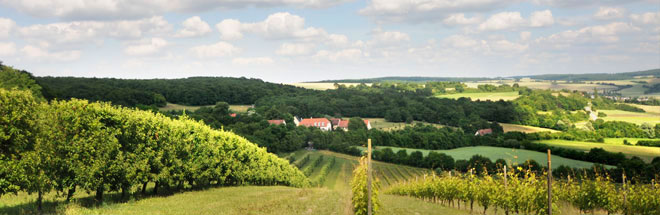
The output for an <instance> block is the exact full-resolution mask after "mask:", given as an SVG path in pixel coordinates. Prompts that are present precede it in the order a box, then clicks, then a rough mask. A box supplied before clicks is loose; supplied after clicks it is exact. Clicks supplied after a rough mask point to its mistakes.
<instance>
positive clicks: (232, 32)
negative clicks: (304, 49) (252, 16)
mask: <svg viewBox="0 0 660 215" xmlns="http://www.w3.org/2000/svg"><path fill="white" fill-rule="evenodd" d="M216 27H217V28H218V30H219V31H220V35H221V38H222V39H225V40H231V39H240V38H242V37H243V32H249V33H254V34H257V35H259V36H261V37H264V38H267V39H314V38H322V37H326V36H327V33H326V32H325V30H323V29H320V28H314V27H307V28H306V27H305V19H304V18H302V17H300V16H297V15H292V14H290V13H274V14H271V15H269V16H268V17H267V18H266V19H265V20H264V21H261V22H256V23H241V22H240V21H238V20H233V19H226V20H223V21H222V22H220V23H218V24H217V25H216Z"/></svg>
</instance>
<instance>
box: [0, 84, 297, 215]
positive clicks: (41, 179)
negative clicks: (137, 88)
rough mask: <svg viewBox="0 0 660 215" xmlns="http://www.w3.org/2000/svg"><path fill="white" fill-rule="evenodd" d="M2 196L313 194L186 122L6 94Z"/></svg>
mask: <svg viewBox="0 0 660 215" xmlns="http://www.w3.org/2000/svg"><path fill="white" fill-rule="evenodd" d="M0 141H1V144H0V195H3V194H8V193H16V192H18V191H25V192H28V193H33V192H36V193H38V194H39V195H38V196H39V197H38V204H39V206H40V205H41V200H42V196H43V194H44V193H47V192H49V191H51V190H55V191H57V192H59V193H66V194H67V197H68V199H69V198H71V197H72V196H73V194H74V193H75V192H76V190H77V189H82V190H85V191H88V192H96V198H97V199H98V200H102V199H103V194H104V193H105V192H109V191H120V192H121V193H122V196H126V195H127V194H130V193H131V192H133V191H134V189H135V188H137V189H140V188H141V190H142V192H145V191H146V186H147V184H148V183H155V187H154V189H153V192H154V193H156V192H158V189H159V188H174V189H181V188H184V187H186V186H187V187H190V186H192V187H205V186H211V185H238V184H253V185H287V186H296V187H302V186H308V185H309V180H308V179H307V177H305V175H303V173H302V172H300V171H299V170H298V169H296V168H295V167H293V166H291V165H289V163H288V162H287V161H286V160H284V159H281V158H278V157H277V156H275V155H273V154H269V153H268V152H266V150H265V149H263V148H259V147H257V146H256V145H254V144H252V143H250V142H248V141H247V140H246V139H244V138H242V137H239V136H237V135H235V134H233V133H231V132H227V131H223V130H215V129H212V128H210V127H208V126H206V125H204V124H203V123H199V122H197V121H194V120H191V119H189V118H187V117H182V118H181V119H178V120H175V119H171V118H168V117H165V116H163V115H161V114H153V113H151V112H146V111H139V110H135V109H128V108H119V107H115V106H112V105H110V104H108V103H90V102H88V101H85V100H77V99H72V100H70V101H52V102H51V103H50V104H48V103H38V102H37V101H35V99H34V97H33V96H32V95H31V93H30V92H28V91H7V90H3V89H0Z"/></svg>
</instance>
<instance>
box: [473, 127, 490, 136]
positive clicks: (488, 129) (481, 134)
mask: <svg viewBox="0 0 660 215" xmlns="http://www.w3.org/2000/svg"><path fill="white" fill-rule="evenodd" d="M492 133H493V129H490V128H487V129H479V130H478V131H477V132H476V133H474V136H484V135H486V134H492Z"/></svg>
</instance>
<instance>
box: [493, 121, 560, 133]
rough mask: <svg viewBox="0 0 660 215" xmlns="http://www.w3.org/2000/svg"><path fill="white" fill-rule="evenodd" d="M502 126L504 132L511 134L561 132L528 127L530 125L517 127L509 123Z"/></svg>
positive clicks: (501, 124)
mask: <svg viewBox="0 0 660 215" xmlns="http://www.w3.org/2000/svg"><path fill="white" fill-rule="evenodd" d="M499 124H500V126H502V129H504V132H511V131H519V132H524V133H536V132H544V131H548V132H552V133H555V132H560V131H557V130H554V129H549V128H541V127H534V126H528V125H516V124H509V123H499Z"/></svg>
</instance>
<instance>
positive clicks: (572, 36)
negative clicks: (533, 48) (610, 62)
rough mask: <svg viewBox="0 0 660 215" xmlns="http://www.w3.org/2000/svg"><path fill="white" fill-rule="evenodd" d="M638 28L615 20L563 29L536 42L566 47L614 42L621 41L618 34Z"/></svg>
mask: <svg viewBox="0 0 660 215" xmlns="http://www.w3.org/2000/svg"><path fill="white" fill-rule="evenodd" d="M638 30H639V28H636V27H634V26H632V25H630V24H628V23H623V22H613V23H610V24H607V25H595V26H588V27H584V28H581V29H579V30H568V31H563V32H560V33H556V34H552V35H550V36H547V37H541V38H538V39H536V42H537V43H542V44H547V45H550V46H552V47H555V48H565V47H567V46H568V45H570V44H573V43H587V42H604V43H613V42H617V41H619V36H618V34H622V33H626V32H633V31H638Z"/></svg>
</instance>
